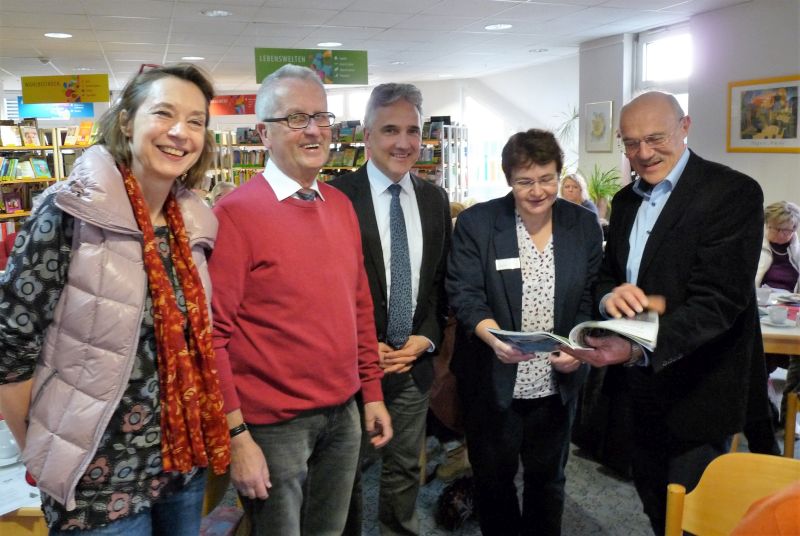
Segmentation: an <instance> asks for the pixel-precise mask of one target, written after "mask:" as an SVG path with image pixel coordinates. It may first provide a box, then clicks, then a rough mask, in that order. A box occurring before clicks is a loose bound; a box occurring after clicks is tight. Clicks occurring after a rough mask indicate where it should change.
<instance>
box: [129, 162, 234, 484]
mask: <svg viewBox="0 0 800 536" xmlns="http://www.w3.org/2000/svg"><path fill="white" fill-rule="evenodd" d="M120 171H121V172H122V177H123V180H124V181H125V190H126V191H127V192H128V198H129V199H130V202H131V206H132V207H133V213H134V216H135V217H136V223H137V224H138V225H139V229H140V230H141V231H142V233H143V234H144V265H145V270H146V271H147V281H148V285H149V287H150V294H151V298H152V301H153V317H154V319H153V320H154V324H155V326H154V327H155V332H156V345H157V348H158V376H159V384H160V387H161V458H162V465H163V468H164V471H180V472H183V473H185V472H188V471H189V470H190V469H191V468H192V467H195V466H196V467H207V466H208V465H211V468H212V469H213V471H214V473H216V474H222V473H224V472H225V469H226V468H227V466H228V464H229V463H230V437H229V434H228V426H227V422H226V419H225V414H224V413H223V411H222V404H223V402H222V393H221V391H220V387H219V380H218V378H217V373H216V372H217V371H216V367H215V364H214V348H213V346H212V342H211V322H210V319H209V315H208V308H207V305H206V297H205V292H204V291H203V285H202V282H201V280H200V274H199V273H198V272H197V267H196V266H195V264H194V261H193V260H192V253H191V248H190V246H189V239H188V237H187V236H186V227H185V226H184V223H183V217H182V216H181V213H180V209H179V208H178V202H177V201H176V200H175V195H174V194H173V193H172V192H170V194H169V196H168V197H167V200H166V202H165V204H164V206H165V207H166V219H167V225H168V227H169V238H170V244H171V246H170V250H171V255H172V261H173V263H174V264H175V269H176V271H177V273H178V280H179V281H180V284H181V288H182V289H183V293H184V296H185V299H186V311H187V316H188V319H189V326H190V330H189V333H188V337H187V336H186V335H185V334H184V317H183V314H182V313H181V311H180V309H178V304H177V301H176V298H175V292H174V290H173V288H172V284H171V283H170V279H169V277H168V275H167V271H166V269H165V268H164V263H163V262H161V259H160V258H159V256H158V250H157V246H156V240H155V234H154V232H153V224H152V222H151V221H150V215H149V211H148V209H147V205H146V203H145V200H144V197H143V195H142V191H141V189H140V188H139V183H138V182H137V180H136V178H135V177H134V176H133V173H132V172H131V171H130V170H129V169H127V168H125V167H121V168H120ZM187 338H188V341H187Z"/></svg>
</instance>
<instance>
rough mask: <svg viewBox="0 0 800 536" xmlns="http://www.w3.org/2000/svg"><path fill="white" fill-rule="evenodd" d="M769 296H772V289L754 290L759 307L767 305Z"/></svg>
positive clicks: (761, 288) (760, 288)
mask: <svg viewBox="0 0 800 536" xmlns="http://www.w3.org/2000/svg"><path fill="white" fill-rule="evenodd" d="M770 295H772V289H771V288H769V287H759V288H757V289H756V298H758V304H759V305H766V304H768V303H769V297H770Z"/></svg>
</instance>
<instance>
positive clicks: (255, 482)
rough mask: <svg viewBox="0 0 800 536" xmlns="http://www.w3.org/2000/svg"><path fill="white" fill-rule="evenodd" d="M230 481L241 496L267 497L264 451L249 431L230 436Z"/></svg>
mask: <svg viewBox="0 0 800 536" xmlns="http://www.w3.org/2000/svg"><path fill="white" fill-rule="evenodd" d="M231 482H233V487H234V488H236V491H238V492H239V493H240V494H241V495H242V496H244V497H247V498H249V499H266V498H267V497H269V488H271V487H272V483H271V482H270V481H269V468H268V467H267V460H266V458H264V452H263V451H262V450H261V447H259V446H258V445H257V444H256V442H255V441H253V436H251V435H250V432H242V433H241V434H239V435H237V436H236V437H233V438H231Z"/></svg>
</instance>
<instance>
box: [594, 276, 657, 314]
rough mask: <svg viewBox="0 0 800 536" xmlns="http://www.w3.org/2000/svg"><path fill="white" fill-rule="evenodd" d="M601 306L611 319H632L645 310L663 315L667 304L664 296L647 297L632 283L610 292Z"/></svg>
mask: <svg viewBox="0 0 800 536" xmlns="http://www.w3.org/2000/svg"><path fill="white" fill-rule="evenodd" d="M603 305H604V306H605V309H606V314H608V315H609V316H611V317H613V318H622V317H623V316H627V317H629V318H631V317H633V316H634V315H636V314H637V313H641V312H642V311H644V310H645V309H647V310H650V311H655V312H656V313H658V314H660V315H661V314H664V311H665V310H666V308H667V302H666V300H665V299H664V296H657V295H653V296H648V295H646V294H645V293H644V291H643V290H642V289H640V288H639V287H637V286H636V285H634V284H632V283H624V284H622V285H620V286H618V287H616V288H614V290H612V291H611V293H610V294H608V297H607V298H604V301H603Z"/></svg>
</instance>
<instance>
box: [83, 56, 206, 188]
mask: <svg viewBox="0 0 800 536" xmlns="http://www.w3.org/2000/svg"><path fill="white" fill-rule="evenodd" d="M168 76H174V77H175V78H178V79H180V80H185V81H186V82H190V83H192V84H194V85H195V86H197V89H199V90H200V91H201V92H202V93H203V96H204V97H205V99H206V134H205V143H204V145H203V152H202V153H201V155H200V158H199V159H198V160H197V162H195V164H194V165H193V166H192V167H191V168H189V170H188V171H187V172H186V173H185V174H184V175H182V176H181V177H178V181H179V182H180V183H182V184H183V185H185V186H186V187H187V188H193V187H195V186H197V185H198V184H201V183H202V181H203V179H204V178H205V175H206V170H208V168H209V167H211V164H212V162H213V161H214V153H215V151H216V144H215V143H214V135H213V134H212V133H211V131H209V130H208V120H209V113H208V107H209V104H210V103H211V99H213V98H214V86H213V85H212V84H211V82H210V81H209V79H208V77H207V76H206V75H205V74H204V73H203V72H202V71H201V70H200V69H199V68H198V67H197V66H195V65H192V64H191V63H176V64H173V65H168V66H164V67H156V68H154V69H150V70H149V71H144V72H141V73H139V74H137V75H136V76H134V77H133V78H132V79H131V80H130V81H129V82H128V83H127V84H125V87H124V88H123V90H122V93H121V94H120V96H119V99H117V101H116V102H115V103H114V104H112V105H111V107H110V108H109V109H108V110H107V111H106V112H105V113H104V114H103V116H102V117H101V118H100V119H99V120H98V122H97V143H98V144H100V145H103V146H105V148H106V149H108V152H110V153H111V155H112V156H113V157H114V160H115V161H117V162H118V163H121V164H125V165H126V166H130V165H131V161H132V158H133V156H132V155H131V147H130V139H129V138H128V136H126V135H125V134H124V133H123V131H122V127H123V125H122V112H125V113H126V114H127V117H131V118H132V117H134V116H135V115H136V112H137V111H138V110H139V107H140V106H141V105H142V103H143V102H144V101H145V99H146V98H147V96H148V95H149V93H150V86H152V85H153V83H154V82H156V81H157V80H161V79H162V78H166V77H168Z"/></svg>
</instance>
